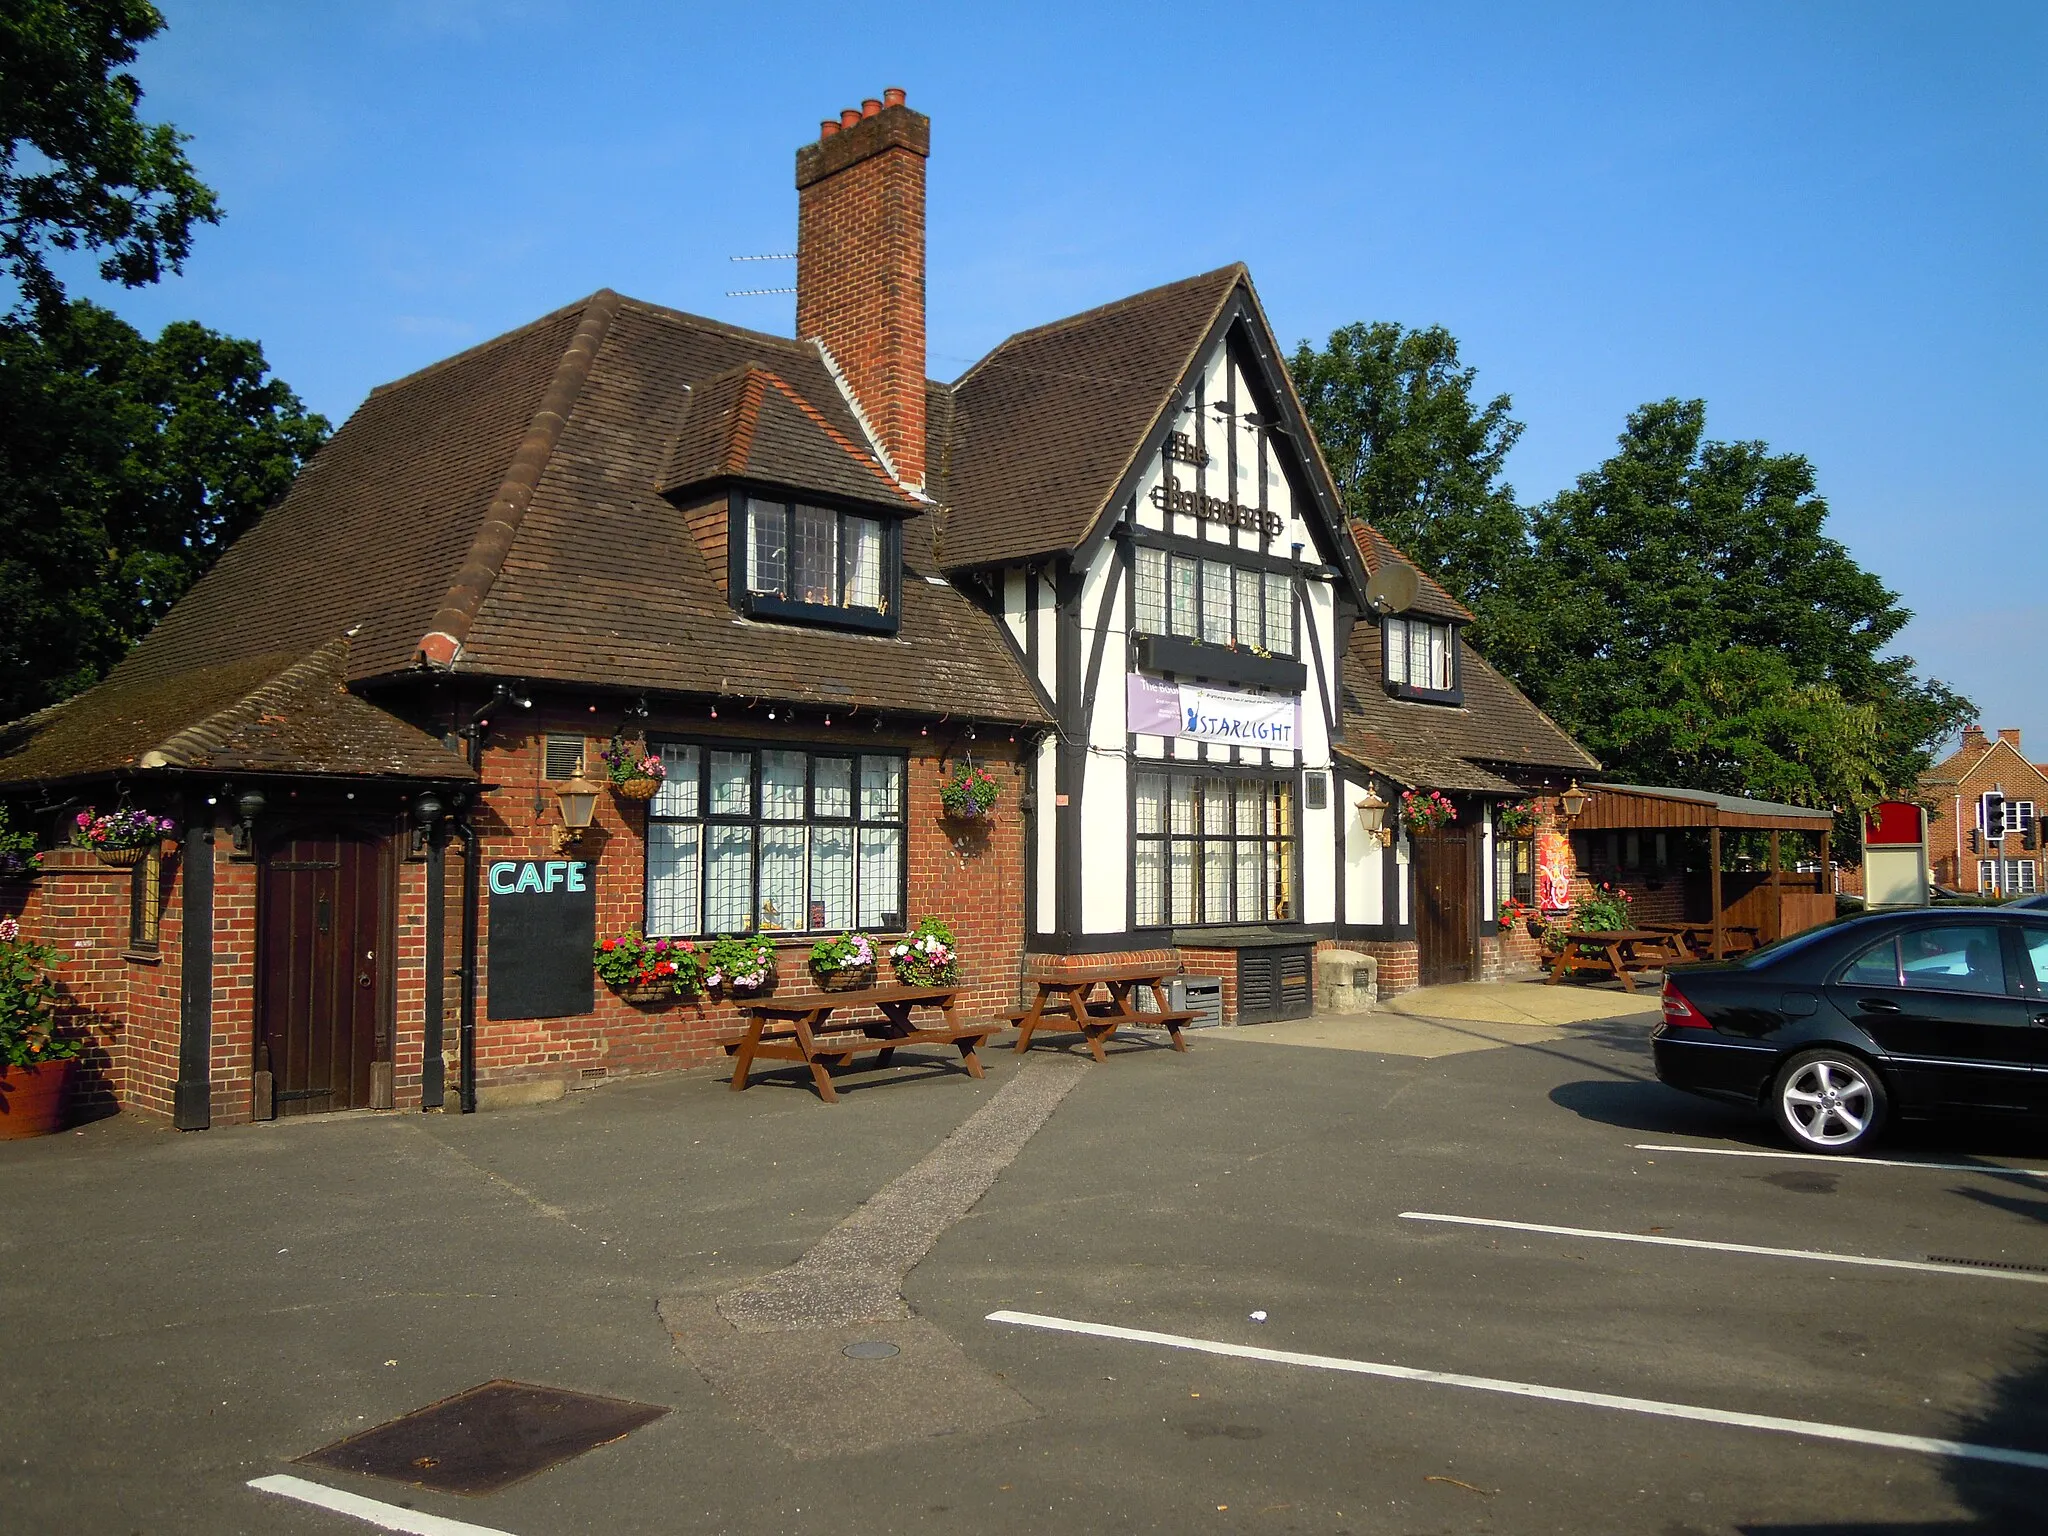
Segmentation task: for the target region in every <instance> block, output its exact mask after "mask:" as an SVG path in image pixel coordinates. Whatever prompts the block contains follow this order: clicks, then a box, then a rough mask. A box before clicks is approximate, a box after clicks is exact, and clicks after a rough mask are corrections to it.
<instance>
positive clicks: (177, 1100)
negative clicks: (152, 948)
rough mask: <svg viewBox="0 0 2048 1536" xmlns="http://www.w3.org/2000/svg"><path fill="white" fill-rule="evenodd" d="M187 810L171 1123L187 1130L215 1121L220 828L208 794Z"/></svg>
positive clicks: (205, 1125) (206, 1125)
mask: <svg viewBox="0 0 2048 1536" xmlns="http://www.w3.org/2000/svg"><path fill="white" fill-rule="evenodd" d="M192 809H193V810H195V811H198V812H200V814H199V815H197V816H194V815H187V816H186V818H185V826H186V828H187V833H186V837H185V847H184V850H183V857H182V859H181V860H180V862H181V863H182V865H183V869H182V871H181V873H180V876H179V878H180V879H182V880H183V881H184V882H185V916H184V923H183V927H182V929H181V942H182V945H183V950H184V953H183V958H182V963H181V965H180V968H179V969H180V975H179V986H178V1082H177V1087H176V1088H175V1089H174V1090H173V1095H172V1109H171V1123H172V1124H173V1125H175V1126H177V1128H178V1129H179V1130H181V1131H203V1130H205V1129H206V1128H207V1127H208V1126H210V1125H212V1124H213V854H214V830H213V828H212V827H211V826H210V825H202V824H201V823H202V822H205V821H209V820H210V819H211V818H210V817H209V816H207V815H206V814H205V806H204V802H203V800H200V799H199V798H198V797H196V796H195V797H193V801H192Z"/></svg>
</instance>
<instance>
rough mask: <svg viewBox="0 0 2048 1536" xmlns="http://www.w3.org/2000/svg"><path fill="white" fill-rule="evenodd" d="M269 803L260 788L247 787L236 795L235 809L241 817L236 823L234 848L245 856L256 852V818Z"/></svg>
mask: <svg viewBox="0 0 2048 1536" xmlns="http://www.w3.org/2000/svg"><path fill="white" fill-rule="evenodd" d="M269 803H270V802H269V801H267V800H265V799H264V798H263V791H262V790H260V789H245V790H243V791H242V792H241V793H240V794H239V795H237V796H235V810H236V811H237V812H238V813H239V814H240V817H241V819H240V820H239V821H237V822H236V823H235V841H234V848H235V852H236V853H238V854H240V855H241V856H242V857H243V858H248V857H250V856H252V855H253V854H254V853H255V852H256V818H257V817H258V816H261V815H262V814H263V808H264V807H265V806H266V805H268V804H269Z"/></svg>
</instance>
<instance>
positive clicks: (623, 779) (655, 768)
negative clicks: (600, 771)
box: [602, 736, 668, 800]
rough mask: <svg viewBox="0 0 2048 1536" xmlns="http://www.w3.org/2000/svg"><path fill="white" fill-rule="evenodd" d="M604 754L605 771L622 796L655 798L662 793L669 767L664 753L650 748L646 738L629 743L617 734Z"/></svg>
mask: <svg viewBox="0 0 2048 1536" xmlns="http://www.w3.org/2000/svg"><path fill="white" fill-rule="evenodd" d="M602 756H603V758H604V769H605V773H606V775H607V776H608V777H609V778H610V779H611V781H612V789H613V790H614V791H616V792H617V794H618V796H619V798H620V799H622V800H652V799H653V798H654V797H655V796H656V795H658V794H660V793H661V785H662V781H663V780H664V779H666V778H667V777H668V767H667V765H666V764H665V763H663V762H662V760H661V754H660V753H658V752H649V751H648V750H647V744H646V743H645V742H642V743H641V744H640V745H639V746H637V747H629V746H627V745H626V743H625V741H624V739H623V738H621V737H618V736H614V737H613V738H612V740H611V745H610V746H608V747H606V748H605V749H604V752H603V754H602Z"/></svg>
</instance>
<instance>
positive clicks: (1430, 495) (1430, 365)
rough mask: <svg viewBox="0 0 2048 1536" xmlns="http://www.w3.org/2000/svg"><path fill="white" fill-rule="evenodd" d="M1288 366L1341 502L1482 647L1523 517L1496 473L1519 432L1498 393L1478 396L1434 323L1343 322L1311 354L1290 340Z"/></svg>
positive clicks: (1516, 555)
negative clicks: (1438, 591)
mask: <svg viewBox="0 0 2048 1536" xmlns="http://www.w3.org/2000/svg"><path fill="white" fill-rule="evenodd" d="M1289 368H1290V371H1291V372H1292V373H1293V376H1294V386H1295V388H1296V390H1297V391H1299V392H1300V394H1301V398H1302V404H1303V407H1304V408H1305V409H1306V411H1307V412H1308V418H1309V424H1310V425H1311V426H1312V427H1313V428H1314V429H1315V434H1316V440H1317V442H1318V443H1319V444H1320V445H1321V447H1322V450H1323V456H1324V458H1325V459H1326V460H1327V461H1328V463H1329V465H1330V470H1331V473H1332V474H1333V475H1335V477H1336V479H1337V487H1338V490H1339V491H1340V492H1341V493H1342V495H1343V497H1344V504H1345V508H1346V510H1348V511H1349V512H1350V513H1351V515H1352V516H1353V517H1358V518H1363V519H1364V520H1365V521H1366V522H1369V523H1371V524H1372V525H1373V526H1374V527H1375V528H1377V529H1379V531H1380V532H1381V533H1383V534H1385V535H1386V536H1387V537H1388V538H1389V539H1391V540H1393V541H1394V543H1395V544H1396V545H1398V546H1399V547H1400V548H1401V549H1402V550H1403V551H1404V552H1405V553H1406V554H1408V555H1409V556H1410V558H1412V559H1414V560H1415V561H1416V562H1417V563H1419V564H1420V565H1421V567H1422V568H1423V569H1424V570H1426V571H1428V572H1429V573H1430V574H1431V575H1432V576H1434V577H1436V578H1437V580H1438V581H1440V582H1442V583H1443V584H1444V586H1445V587H1446V588H1448V589H1449V590H1450V591H1451V592H1452V593H1453V594H1454V595H1456V596H1457V597H1459V598H1460V599H1461V600H1463V601H1464V602H1465V603H1466V605H1467V606H1468V607H1470V608H1471V609H1472V610H1473V612H1474V613H1475V614H1476V615H1477V616H1478V618H1479V621H1480V635H1479V637H1478V638H1479V639H1480V642H1481V644H1482V646H1483V645H1484V644H1485V642H1486V640H1487V638H1488V636H1489V635H1490V633H1491V630H1492V628H1493V626H1494V623H1495V621H1496V620H1497V619H1498V618H1499V617H1501V615H1499V614H1498V613H1497V612H1496V608H1497V604H1496V602H1495V599H1496V597H1497V596H1498V594H1500V593H1501V592H1502V591H1503V590H1505V589H1506V588H1507V587H1508V586H1509V585H1510V584H1511V583H1512V581H1513V579H1514V576H1515V572H1516V570H1517V568H1518V567H1519V566H1520V565H1521V563H1522V562H1523V561H1524V560H1525V559H1526V557H1527V553H1528V534H1527V517H1526V514H1525V513H1524V512H1523V510H1522V508H1521V507H1520V506H1519V505H1518V504H1517V503H1516V501H1515V492H1514V487H1512V486H1510V485H1507V484H1505V483H1504V482H1503V481H1502V480H1501V473H1502V468H1503V466H1504V465H1505V463H1506V461H1507V456H1508V451H1509V450H1510V449H1511V448H1513V447H1514V446H1515V442H1516V440H1517V439H1519V438H1520V437H1521V435H1522V424H1521V423H1520V422H1519V421H1516V420H1515V419H1514V418H1513V417H1512V416H1511V415H1509V411H1510V410H1511V409H1512V404H1511V402H1510V401H1509V399H1508V397H1507V396H1506V395H1495V396H1494V397H1493V398H1492V399H1491V400H1488V401H1485V402H1484V403H1483V404H1482V403H1481V402H1480V400H1479V399H1478V398H1477V397H1476V396H1475V394H1474V392H1473V387H1474V384H1475V381H1476V380H1477V377H1478V373H1477V370H1476V369H1473V368H1468V367H1464V366H1461V364H1460V361H1459V357H1458V342H1457V338H1455V337H1454V336H1452V335H1451V333H1450V332H1449V331H1447V330H1445V329H1444V328H1443V327H1442V326H1440V325H1433V326H1430V327H1428V328H1426V329H1423V330H1406V329H1404V328H1403V327H1401V326H1399V325H1396V324H1393V323H1391V322H1387V321H1380V322H1377V323H1374V324H1365V323H1363V322H1361V323H1358V324H1353V325H1347V326H1344V327H1342V328H1341V329H1338V330H1335V331H1332V332H1331V333H1330V339H1329V342H1328V344H1327V345H1325V346H1324V347H1323V348H1322V349H1321V350H1320V351H1319V350H1317V349H1316V348H1314V347H1311V346H1310V345H1309V344H1308V343H1307V342H1306V341H1304V342H1302V343H1301V344H1300V346H1298V347H1297V348H1296V349H1295V353H1294V357H1293V359H1292V361H1291V362H1290V364H1289Z"/></svg>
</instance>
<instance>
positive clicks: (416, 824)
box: [406, 789, 448, 858]
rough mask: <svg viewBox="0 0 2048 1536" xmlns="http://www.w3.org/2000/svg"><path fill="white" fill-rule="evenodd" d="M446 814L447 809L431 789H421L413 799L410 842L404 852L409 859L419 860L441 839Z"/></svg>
mask: <svg viewBox="0 0 2048 1536" xmlns="http://www.w3.org/2000/svg"><path fill="white" fill-rule="evenodd" d="M447 814H448V807H447V806H446V805H444V804H442V802H441V797H440V796H439V795H437V794H436V793H435V792H434V791H433V790H431V789H423V790H421V791H420V792H419V793H418V794H417V795H415V796H414V797H413V802H412V842H411V846H410V847H409V848H408V849H407V850H406V852H407V856H408V857H410V858H420V857H422V856H424V855H425V853H426V851H427V849H428V848H430V847H433V846H435V845H436V844H438V843H439V842H440V838H441V822H442V820H443V819H444V818H445V817H446V816H447Z"/></svg>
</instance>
